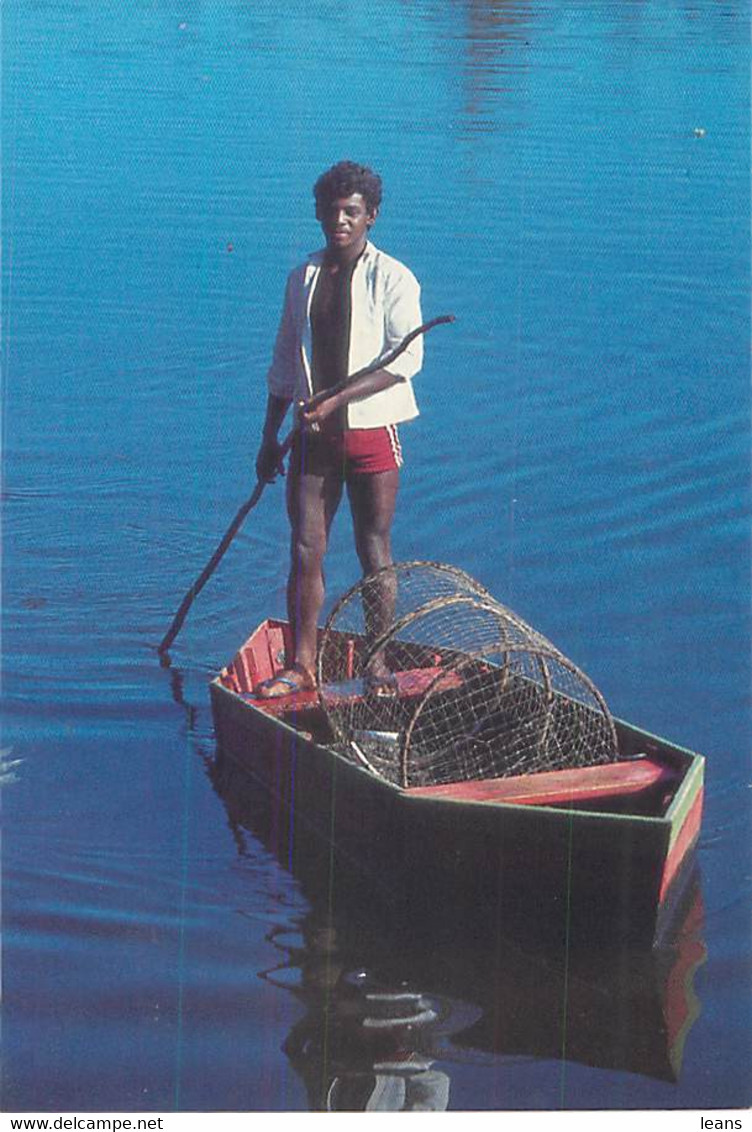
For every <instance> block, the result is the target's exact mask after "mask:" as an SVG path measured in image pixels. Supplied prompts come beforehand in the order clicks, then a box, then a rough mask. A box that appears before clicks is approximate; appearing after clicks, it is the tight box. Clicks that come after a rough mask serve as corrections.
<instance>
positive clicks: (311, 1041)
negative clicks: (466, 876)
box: [211, 751, 706, 1111]
mask: <svg viewBox="0 0 752 1132" xmlns="http://www.w3.org/2000/svg"><path fill="white" fill-rule="evenodd" d="M211 775H212V779H213V782H214V785H215V788H216V790H217V792H218V794H219V795H220V797H221V798H222V800H223V802H224V804H225V807H226V810H227V813H228V818H229V821H230V825H231V828H232V830H233V833H234V835H235V837H236V841H237V843H238V845H239V847H240V851H241V852H243V843H244V838H245V832H246V831H248V832H250V833H251V834H252V835H253V836H254V837H256V838H258V839H260V840H261V841H262V843H263V844H264V845H265V846H266V848H267V849H269V850H271V851H272V852H273V853H274V854H275V855H276V856H277V858H278V859H279V861H280V863H281V864H282V865H283V866H284V867H287V866H288V864H289V862H290V860H294V862H295V869H294V871H295V875H296V877H297V879H298V880H299V881H300V883H301V886H302V888H303V891H304V894H305V896H306V897H307V899H308V900H309V902H310V905H311V911H310V913H309V914H308V915H307V916H306V917H305V918H304V919H303V921H302V923H301V924H300V926H299V931H296V932H294V933H291V932H290V931H289V929H285V930H279V931H274V932H272V933H271V934H270V937H269V938H270V940H271V941H272V942H273V943H274V945H275V946H276V947H277V948H278V949H279V950H280V956H281V958H280V963H279V966H277V967H275V968H274V969H273V970H271V971H267V972H265V973H264V976H263V977H264V978H266V979H268V980H270V981H272V982H274V983H275V984H277V985H279V986H282V987H284V988H285V989H286V990H288V991H289V992H290V993H293V994H295V996H296V997H297V998H298V999H299V1001H300V1003H301V1004H302V1005H303V1006H304V1008H305V1011H306V1013H305V1015H304V1017H303V1018H302V1019H301V1020H300V1021H299V1022H298V1023H296V1025H295V1026H294V1027H293V1029H292V1031H291V1032H290V1034H289V1036H288V1038H287V1040H286V1042H285V1044H284V1047H283V1048H284V1052H285V1054H286V1056H287V1057H288V1058H289V1059H290V1062H291V1063H292V1065H293V1066H294V1067H295V1069H296V1071H297V1072H298V1073H299V1074H300V1076H301V1078H302V1080H303V1081H304V1083H305V1086H306V1089H307V1092H308V1096H309V1102H310V1106H311V1108H312V1109H313V1110H315V1111H320V1110H325V1111H326V1110H328V1111H333V1110H346V1111H357V1110H361V1109H366V1110H374V1111H378V1110H384V1111H407V1110H428V1111H440V1110H443V1109H446V1108H447V1107H448V1105H449V1100H450V1089H451V1073H452V1065H453V1063H454V1064H457V1063H459V1062H461V1061H465V1060H467V1059H468V1058H469V1057H473V1056H477V1055H478V1054H481V1055H483V1054H485V1055H488V1054H493V1055H502V1056H504V1055H507V1056H515V1055H516V1056H527V1057H537V1058H542V1059H556V1060H561V1059H562V1058H563V1059H566V1060H568V1061H573V1062H577V1063H579V1064H582V1065H586V1066H591V1067H593V1068H599V1069H606V1070H620V1071H626V1072H631V1073H638V1074H642V1075H645V1076H647V1077H651V1078H654V1079H657V1080H661V1081H667V1082H677V1081H678V1080H679V1076H680V1073H681V1065H682V1056H683V1050H684V1043H685V1041H686V1038H687V1035H688V1033H689V1031H690V1030H691V1027H692V1025H693V1023H694V1021H695V1020H696V1018H697V1017H698V1015H699V1012H700V1004H699V1002H698V999H697V997H696V994H695V990H694V975H695V972H696V971H697V969H698V968H699V967H700V966H701V965H702V963H703V962H704V961H705V958H706V950H705V944H704V941H703V938H702V925H703V906H702V895H701V889H700V882H699V877H698V873H697V870H696V869H695V870H694V871H693V873H692V874H691V875H690V876H689V877H688V879H687V883H686V885H685V886H684V891H683V896H682V898H681V901H680V903H679V904H678V905H677V907H676V909H675V913H674V916H673V920H672V923H673V927H672V928H671V930H670V932H668V933H667V934H666V935H664V937H663V939H662V942H661V945H660V946H659V947H656V948H652V949H650V948H642V949H636V948H635V947H634V946H628V945H626V944H625V945H624V947H623V948H620V947H618V946H614V947H612V948H609V949H604V948H603V947H600V946H599V947H598V948H597V949H593V950H589V951H588V950H587V949H583V948H582V947H578V948H577V949H572V948H571V947H570V948H567V949H563V948H561V947H560V946H558V947H554V948H550V947H546V946H544V945H543V944H542V943H541V938H542V936H541V933H540V932H538V933H535V934H534V935H533V936H527V935H526V936H524V937H522V936H520V934H519V933H518V932H517V931H516V926H511V927H510V928H509V930H507V928H506V926H505V927H504V928H503V929H500V930H499V931H498V932H496V933H494V935H493V938H490V939H489V938H482V939H481V938H477V937H476V938H472V936H468V934H467V932H466V931H464V930H463V925H462V924H457V925H455V930H454V932H453V933H448V934H447V933H445V934H444V935H443V936H442V937H441V939H440V940H437V938H436V935H435V933H434V932H433V928H432V926H431V925H430V923H429V924H426V923H425V921H424V919H423V917H422V916H421V915H416V917H415V919H410V920H408V921H406V920H405V919H404V918H399V919H397V918H395V920H394V921H393V922H389V923H385V917H384V916H383V913H380V914H379V915H376V914H375V913H373V914H371V915H370V916H369V911H368V900H367V899H365V900H360V901H357V902H356V903H355V904H353V903H352V902H351V901H350V899H349V896H348V895H346V892H347V889H346V886H345V887H344V888H343V886H342V885H341V884H340V883H339V881H340V879H341V878H340V873H341V872H342V869H341V866H338V868H337V870H336V872H335V873H334V874H332V872H331V870H329V869H327V868H326V867H325V860H324V856H322V852H323V850H322V847H321V846H320V845H317V843H316V838H312V841H311V844H310V845H308V844H306V845H301V844H300V831H299V828H296V838H297V839H298V840H297V842H296V845H295V850H296V851H295V853H294V854H291V852H290V848H291V847H290V845H289V837H288V832H287V831H288V830H289V828H290V822H287V823H285V822H284V821H283V820H281V816H280V814H279V812H278V811H275V807H274V806H272V805H270V804H269V798H268V795H267V794H266V792H265V791H263V790H261V789H260V788H259V786H258V784H256V783H255V782H254V780H253V778H251V777H250V776H249V775H248V774H247V773H246V772H245V771H244V770H243V769H241V768H240V767H238V766H237V765H236V764H234V763H233V762H232V760H231V759H228V758H226V757H224V756H223V754H222V752H221V751H218V752H217V756H216V759H215V761H214V763H213V766H212V768H211ZM319 840H320V839H319ZM304 863H307V865H306V864H304ZM335 890H336V891H335ZM349 895H350V896H354V894H353V893H351V894H349ZM531 939H533V940H534V943H533V945H532V946H531Z"/></svg>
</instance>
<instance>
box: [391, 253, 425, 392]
mask: <svg viewBox="0 0 752 1132" xmlns="http://www.w3.org/2000/svg"><path fill="white" fill-rule="evenodd" d="M400 268H401V270H400V271H398V272H394V273H393V274H391V275H390V278H389V280H388V282H387V286H386V290H385V294H384V335H385V346H386V349H387V350H393V349H394V348H395V346H399V344H400V342H401V341H402V339H403V338H404V337H405V336H406V335H407V334H409V333H410V331H411V330H415V328H416V326H420V325H421V323H422V322H423V316H422V314H421V311H420V285H419V283H418V280H417V279H416V278H415V276H414V275H413V274H412V272H411V271H409V270H408V269H407V268H406V267H404V266H403V265H400ZM422 365H423V335H422V334H421V335H418V337H417V338H415V339H414V340H413V341H412V342H411V343H410V345H409V346H408V348H407V349H406V350H405V352H404V353H403V354H400V356H399V357H398V358H395V360H394V361H393V362H390V363H389V365H388V366H387V367H386V369H387V372H388V373H393V374H395V375H396V376H398V377H404V378H410V377H413V375H414V374H416V373H417V372H418V371H419V369H420V367H421V366H422Z"/></svg>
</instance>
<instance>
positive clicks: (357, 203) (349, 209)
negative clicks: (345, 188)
mask: <svg viewBox="0 0 752 1132" xmlns="http://www.w3.org/2000/svg"><path fill="white" fill-rule="evenodd" d="M317 217H318V219H319V220H320V222H321V227H322V228H323V229H324V235H325V236H326V242H327V245H328V246H329V248H331V250H332V251H336V252H340V253H341V252H347V251H360V249H361V248H362V247H363V245H364V244H365V242H366V239H367V237H368V229H369V228H370V227H371V225H372V224H373V222H374V220H375V219H376V210H374V211H373V212H369V211H368V209H367V207H366V202H365V201H364V199H363V197H362V195H361V194H360V193H353V194H352V196H349V197H340V198H339V199H338V200H333V201H330V202H329V204H328V205H325V206H324V208H323V209H320V210H319V211H318V212H317Z"/></svg>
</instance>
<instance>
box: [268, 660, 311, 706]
mask: <svg viewBox="0 0 752 1132" xmlns="http://www.w3.org/2000/svg"><path fill="white" fill-rule="evenodd" d="M315 689H316V680H315V677H314V675H313V673H312V672H311V671H309V669H307V668H304V667H303V665H302V664H293V665H291V667H290V668H285V669H284V670H283V671H282V672H278V673H277V675H276V676H271V677H270V678H269V679H268V680H262V681H261V683H260V684H257V685H256V687H255V688H254V690H253V691H254V695H256V696H258V698H259V699H261V700H278V699H281V698H282V696H292V695H294V694H295V692H313V691H315Z"/></svg>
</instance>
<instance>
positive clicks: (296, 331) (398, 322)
mask: <svg viewBox="0 0 752 1132" xmlns="http://www.w3.org/2000/svg"><path fill="white" fill-rule="evenodd" d="M323 258H324V253H323V251H320V252H316V253H315V254H314V255H312V256H310V258H309V259H308V261H307V262H306V263H304V264H302V266H300V267H296V268H295V270H294V271H292V272H291V273H290V275H289V277H288V280H287V287H286V290H285V303H284V308H283V310H282V320H281V322H280V324H279V330H278V332H277V340H276V343H275V346H274V356H273V359H272V364H271V366H270V368H269V372H268V375H267V382H268V386H269V392H270V393H273V394H274V395H275V396H276V397H282V398H284V399H294V400H304V399H306V398H308V397H311V396H313V384H312V380H311V357H312V339H311V302H312V299H313V293H314V290H315V288H316V283H317V282H318V279H319V275H320V273H321V264H322V262H323ZM421 322H422V316H421V311H420V286H419V284H418V281H417V279H416V278H415V276H414V275H413V274H412V272H411V271H409V270H408V268H406V267H405V266H404V264H402V263H400V262H399V261H398V260H396V259H392V257H391V256H388V255H385V254H384V252H381V251H379V249H378V248H376V247H374V245H373V244H371V243H370V242H369V243H367V244H366V246H365V250H364V252H363V254H362V256H361V257H360V259H359V260H358V262H357V263H356V265H355V269H354V271H353V275H352V315H351V322H350V352H349V356H348V370H347V372H348V373H350V374H352V373H355V372H356V371H357V370H359V369H362V368H363V367H364V366H367V365H370V364H371V363H372V362H375V361H376V360H377V359H378V358H380V357H383V356H384V354H386V353H387V352H388V351H389V350H392V349H394V347H395V346H398V345H399V343H400V342H401V341H402V339H403V338H404V337H405V335H406V334H409V333H410V331H411V330H414V329H415V328H416V326H420V325H421ZM422 363H423V338H422V336H420V335H419V336H418V337H417V338H416V339H414V341H413V342H411V344H410V345H409V346H408V348H407V349H406V350H405V352H404V353H403V354H401V355H400V356H399V358H397V359H396V360H395V361H393V362H391V363H390V365H388V366H387V367H386V369H387V370H388V372H389V373H393V374H395V375H397V376H399V377H401V378H403V379H404V380H403V381H399V382H397V383H396V384H395V385H392V386H390V388H389V389H383V390H382V391H381V392H380V393H373V394H371V396H369V397H361V398H359V399H358V400H355V401H351V402H350V404H349V405H348V406H347V427H348V428H379V427H381V426H382V425H388V424H399V422H400V421H408V420H411V419H412V418H413V417H417V415H418V406H417V404H416V402H415V397H414V395H413V389H412V383H411V381H410V378H411V377H413V375H414V374H416V373H417V372H418V370H419V369H420V367H421V365H422Z"/></svg>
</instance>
